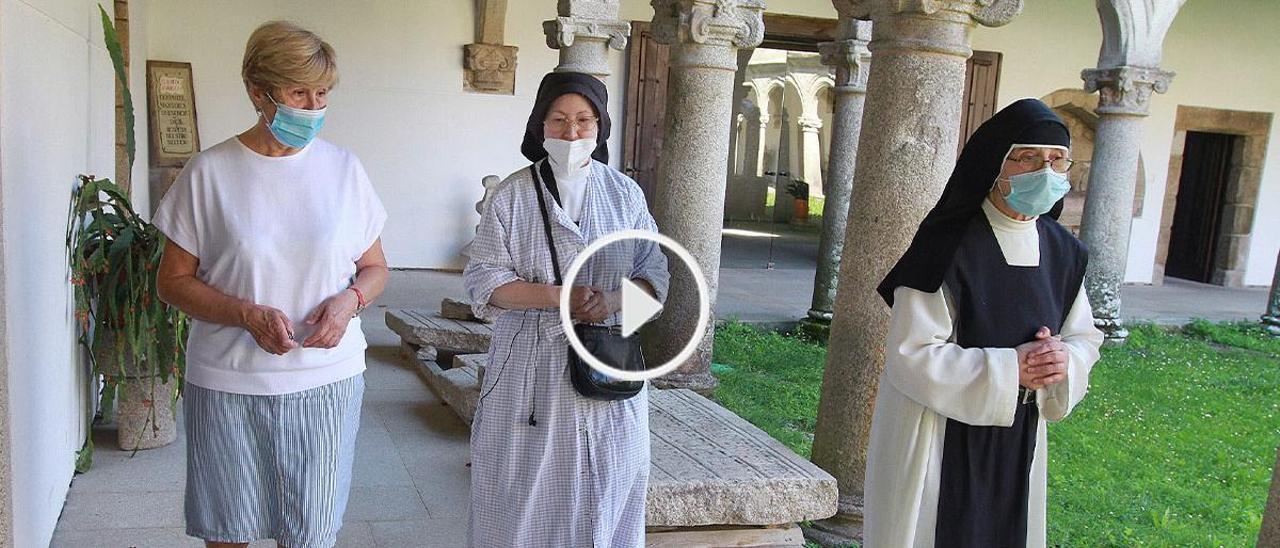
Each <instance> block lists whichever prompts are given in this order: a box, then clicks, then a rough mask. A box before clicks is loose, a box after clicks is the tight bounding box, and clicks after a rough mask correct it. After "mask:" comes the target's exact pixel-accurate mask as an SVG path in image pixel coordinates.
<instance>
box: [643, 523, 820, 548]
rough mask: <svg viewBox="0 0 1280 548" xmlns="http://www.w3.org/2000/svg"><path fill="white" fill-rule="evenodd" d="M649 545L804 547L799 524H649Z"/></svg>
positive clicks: (677, 547) (685, 547) (668, 547)
mask: <svg viewBox="0 0 1280 548" xmlns="http://www.w3.org/2000/svg"><path fill="white" fill-rule="evenodd" d="M644 546H645V548H712V547H715V548H723V547H726V546H733V547H736V548H775V547H780V546H788V547H790V546H795V547H799V546H804V532H803V531H801V530H800V527H798V526H796V525H795V524H791V525H785V526H778V527H688V528H679V527H677V528H665V527H647V528H646V530H645V533H644Z"/></svg>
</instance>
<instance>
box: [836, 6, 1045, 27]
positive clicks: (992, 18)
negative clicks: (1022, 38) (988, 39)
mask: <svg viewBox="0 0 1280 548" xmlns="http://www.w3.org/2000/svg"><path fill="white" fill-rule="evenodd" d="M1022 2H1023V0H832V4H833V5H834V6H835V8H836V12H837V13H839V14H840V17H841V18H845V17H851V18H854V19H863V20H868V19H869V20H872V21H875V20H877V19H880V18H884V17H888V16H893V15H911V16H915V17H919V16H925V17H930V18H933V17H936V18H939V19H946V20H951V21H954V20H956V19H958V18H964V19H968V20H969V21H971V22H973V23H977V24H980V25H985V26H988V27H998V26H1001V25H1004V24H1006V23H1008V22H1009V21H1012V20H1013V18H1014V17H1017V16H1018V14H1019V13H1021V12H1022Z"/></svg>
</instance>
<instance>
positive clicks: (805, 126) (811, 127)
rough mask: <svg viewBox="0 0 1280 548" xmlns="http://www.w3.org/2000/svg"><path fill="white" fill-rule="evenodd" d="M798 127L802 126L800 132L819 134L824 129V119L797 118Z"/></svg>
mask: <svg viewBox="0 0 1280 548" xmlns="http://www.w3.org/2000/svg"><path fill="white" fill-rule="evenodd" d="M796 125H797V126H800V130H801V131H804V132H806V133H817V132H818V130H820V129H822V118H811V117H808V116H801V117H799V118H796Z"/></svg>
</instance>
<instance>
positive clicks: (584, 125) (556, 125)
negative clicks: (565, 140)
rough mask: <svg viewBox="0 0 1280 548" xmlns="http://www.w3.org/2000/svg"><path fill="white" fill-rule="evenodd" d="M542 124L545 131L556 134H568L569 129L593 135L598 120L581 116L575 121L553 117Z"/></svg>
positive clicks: (593, 117)
mask: <svg viewBox="0 0 1280 548" xmlns="http://www.w3.org/2000/svg"><path fill="white" fill-rule="evenodd" d="M542 123H543V125H545V126H547V129H549V130H551V131H552V132H553V133H557V134H564V133H568V132H569V129H570V128H576V129H577V130H578V132H579V133H593V132H595V130H596V126H597V124H599V123H600V119H599V118H597V117H595V116H581V117H578V118H576V119H575V118H567V117H564V116H554V117H551V118H548V119H547V120H546V121H545V122H542Z"/></svg>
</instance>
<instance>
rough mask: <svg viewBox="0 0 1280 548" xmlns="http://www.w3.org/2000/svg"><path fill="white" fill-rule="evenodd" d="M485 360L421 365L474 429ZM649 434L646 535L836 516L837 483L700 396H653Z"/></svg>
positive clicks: (466, 358) (458, 359)
mask: <svg viewBox="0 0 1280 548" xmlns="http://www.w3.org/2000/svg"><path fill="white" fill-rule="evenodd" d="M420 354H422V353H420ZM421 357H422V358H428V357H433V355H431V354H429V353H428V354H425V355H422V356H421ZM488 359H489V357H488V355H487V354H465V355H459V356H457V357H455V358H454V362H453V368H452V369H447V370H446V369H443V368H441V367H440V365H439V364H438V363H436V362H435V361H434V360H429V359H419V360H418V364H419V365H420V371H421V372H422V374H423V377H424V378H425V379H426V381H427V385H428V386H430V387H431V389H432V390H433V391H434V392H435V393H436V394H437V395H439V396H440V398H441V399H443V400H444V401H445V402H446V403H448V404H449V406H450V407H451V408H453V410H454V412H455V413H457V414H458V416H459V417H460V418H462V419H463V420H464V421H466V422H467V423H468V424H469V423H470V422H471V420H472V418H473V417H474V416H475V408H476V402H477V400H478V399H479V396H480V386H481V383H482V380H483V378H484V370H485V368H486V366H487V363H488ZM649 434H650V444H651V449H650V451H651V454H650V459H651V461H650V466H651V467H652V468H651V470H650V473H649V474H650V475H649V493H648V501H647V503H646V510H645V512H646V519H645V524H646V525H647V526H648V527H680V528H685V527H705V526H757V527H758V526H788V525H789V524H793V523H796V522H800V521H805V520H818V519H824V518H827V517H830V516H832V515H834V514H835V512H836V480H835V478H833V477H831V475H830V474H827V473H826V472H824V471H823V470H822V469H821V468H818V467H817V466H816V465H814V464H813V463H811V462H809V461H807V460H804V459H803V458H802V457H800V456H799V455H796V454H795V453H793V452H792V451H791V450H790V449H788V448H787V447H786V446H784V445H782V443H780V442H778V441H777V440H775V439H773V438H772V437H770V436H769V435H768V434H766V433H765V432H764V431H763V430H760V429H759V428H756V427H755V426H754V425H752V424H751V423H749V422H747V421H746V420H744V419H742V418H741V417H739V416H737V415H735V414H733V412H731V411H729V410H728V409H725V408H723V407H721V406H720V405H718V404H716V403H715V402H713V401H711V400H709V399H707V398H704V397H702V396H700V395H698V394H697V393H696V392H693V391H691V390H656V389H650V390H649ZM787 531H789V529H787ZM780 532H781V531H764V532H760V531H755V532H748V533H749V534H748V536H750V537H752V538H756V537H759V536H760V535H762V534H765V533H769V534H767V535H764V536H765V537H767V538H775V537H776V535H777V534H778V533H780ZM775 544H786V543H775ZM747 545H748V546H752V545H753V544H747Z"/></svg>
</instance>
